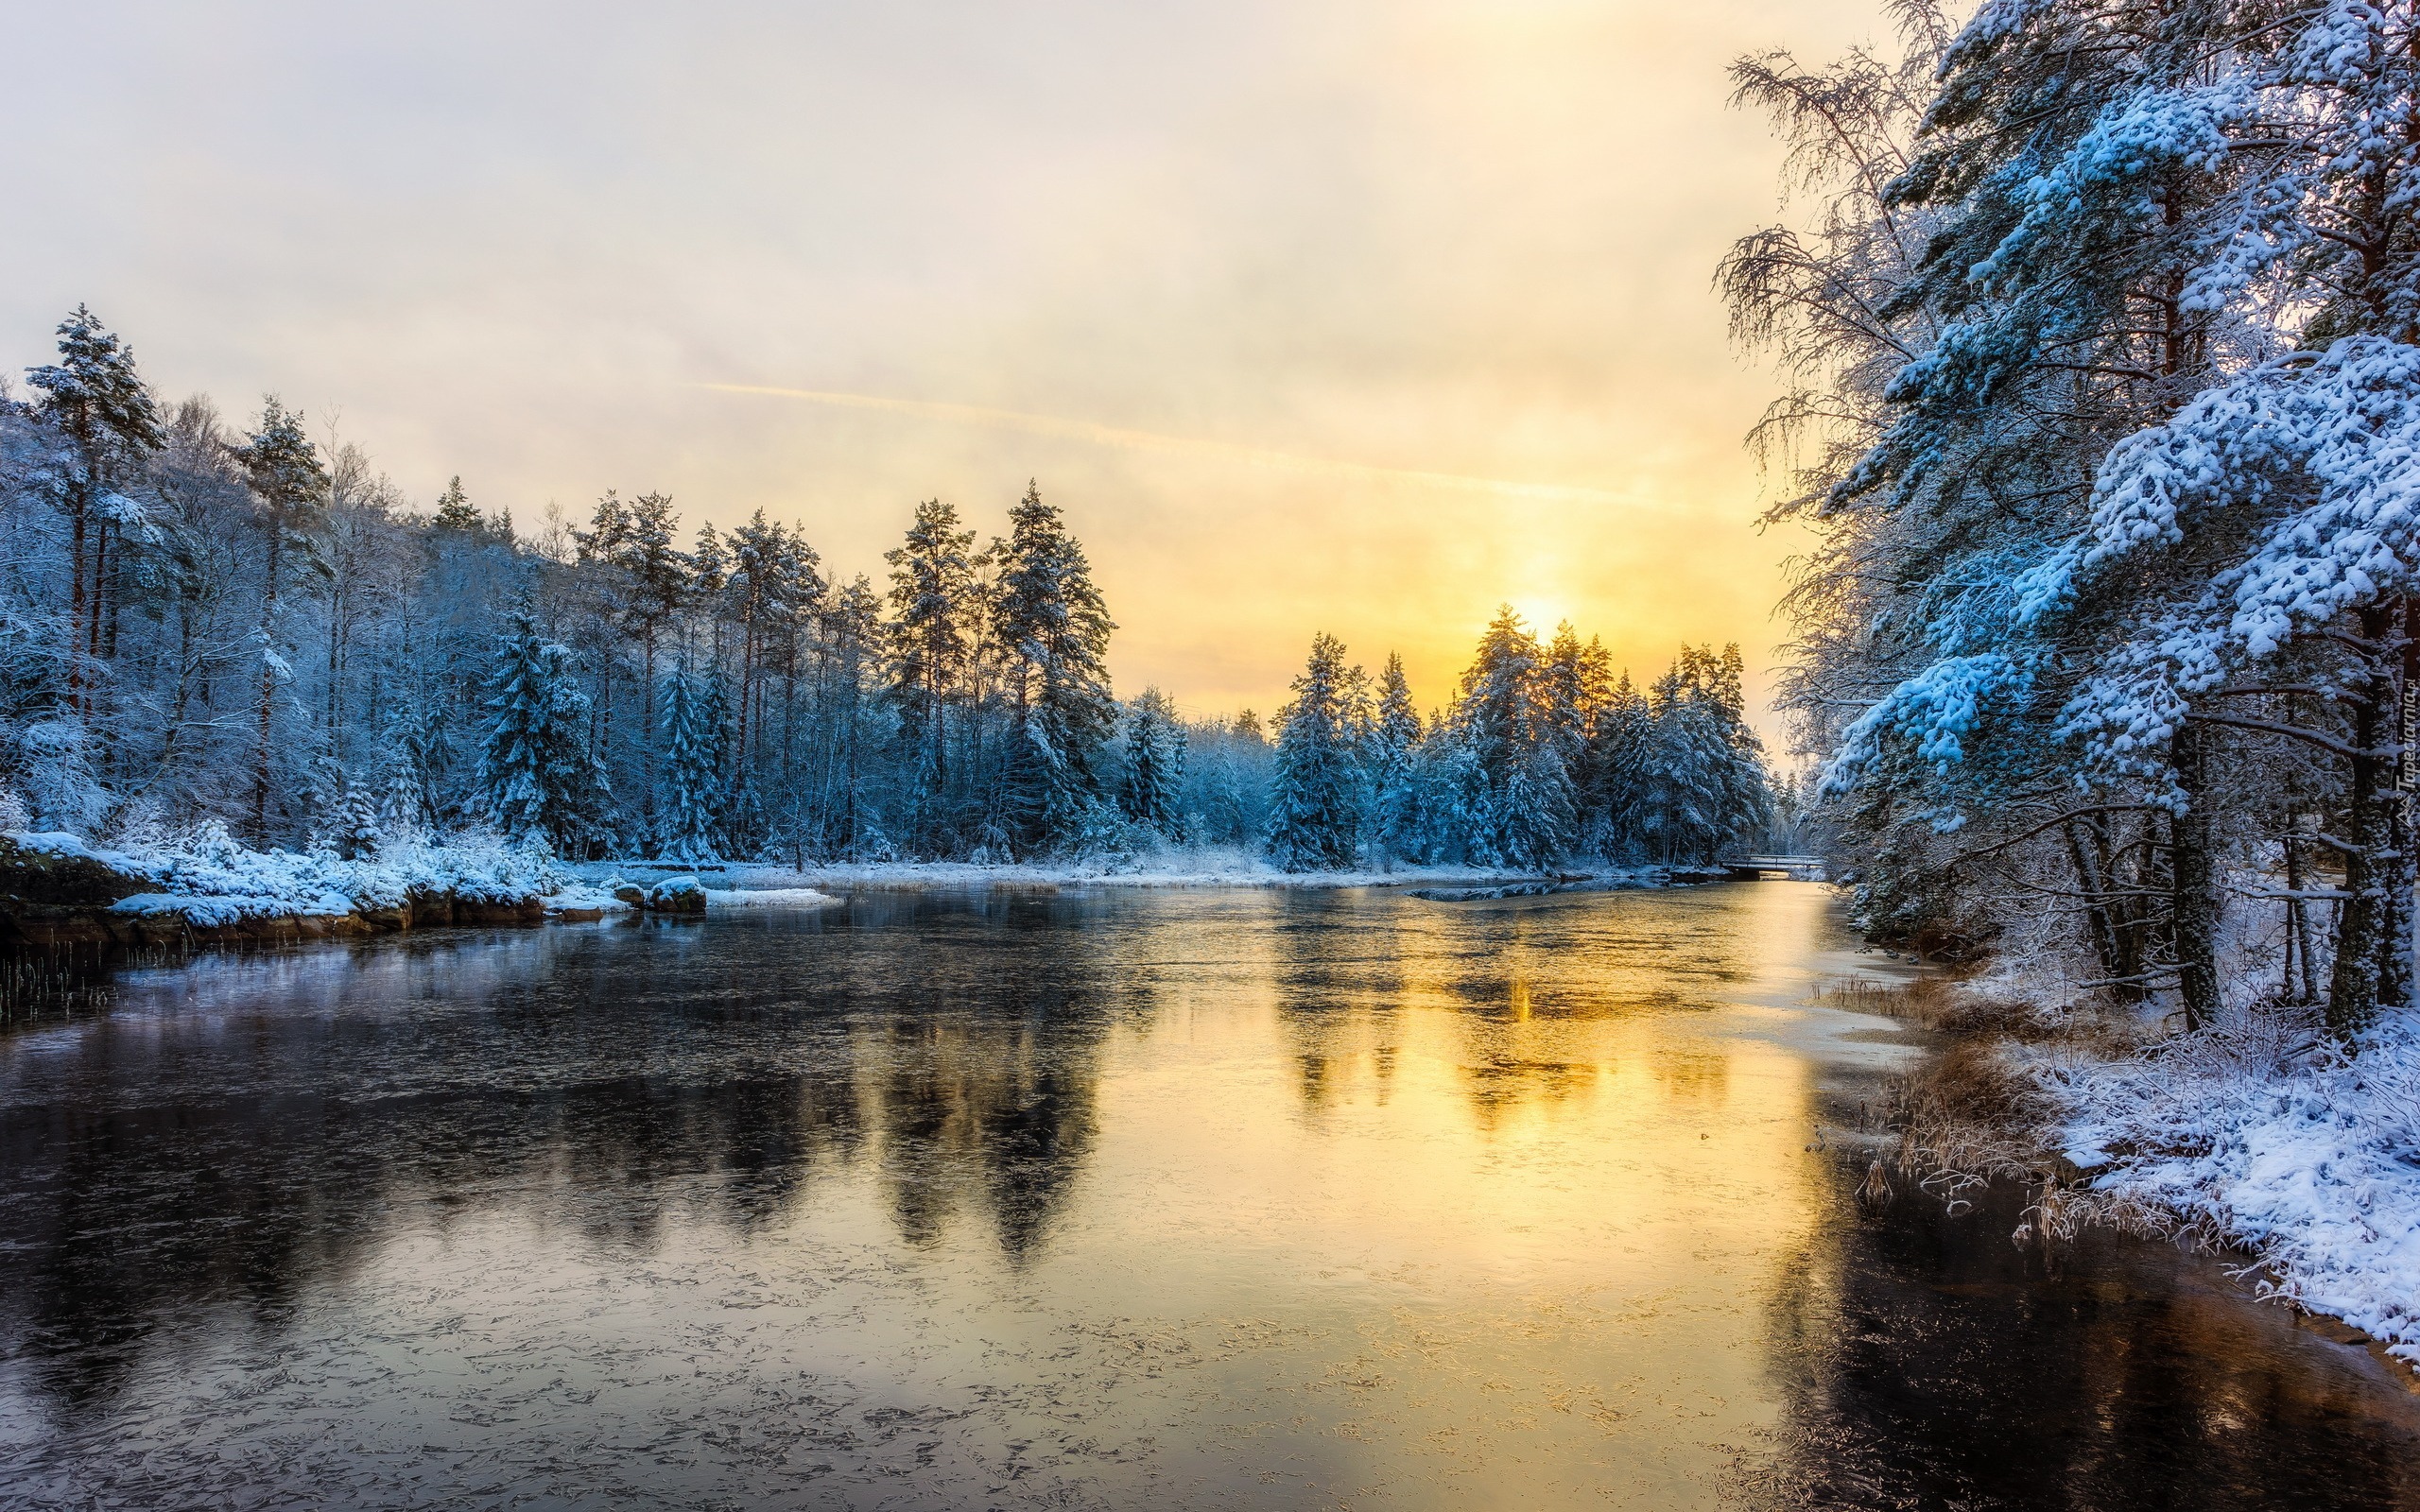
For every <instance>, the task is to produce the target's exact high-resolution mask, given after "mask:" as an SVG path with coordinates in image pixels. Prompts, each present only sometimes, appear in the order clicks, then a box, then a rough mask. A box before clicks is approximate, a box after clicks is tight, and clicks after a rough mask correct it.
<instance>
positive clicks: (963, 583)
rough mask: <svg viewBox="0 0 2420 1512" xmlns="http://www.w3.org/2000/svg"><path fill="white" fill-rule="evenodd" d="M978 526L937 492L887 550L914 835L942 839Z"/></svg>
mask: <svg viewBox="0 0 2420 1512" xmlns="http://www.w3.org/2000/svg"><path fill="white" fill-rule="evenodd" d="M974 544H975V532H974V531H972V530H964V529H960V528H959V521H958V509H957V507H955V506H952V505H949V504H945V503H943V502H942V501H941V500H939V499H927V500H925V502H924V503H922V504H920V505H918V506H916V518H915V523H914V524H911V525H909V526H908V539H907V540H906V541H902V542H901V543H900V544H899V545H897V546H894V547H892V548H891V549H890V551H888V552H885V553H884V554H883V560H885V561H887V562H889V563H890V594H889V603H890V616H891V617H890V626H889V629H890V690H889V691H890V707H891V710H892V712H893V713H895V714H896V716H897V718H898V725H897V730H898V733H897V738H896V741H895V743H894V745H893V747H892V751H893V755H894V757H895V758H896V759H897V760H898V762H899V764H900V765H901V766H902V767H903V768H904V770H905V774H906V775H907V777H908V783H909V787H908V792H909V796H910V800H911V807H910V809H909V812H908V815H907V816H905V817H906V819H907V821H908V822H907V824H906V825H905V826H904V828H905V830H906V832H907V833H908V835H909V836H911V837H912V838H914V839H916V840H918V841H920V842H924V843H927V844H938V843H940V842H942V839H943V834H942V831H943V828H944V825H943V816H942V806H943V799H944V796H945V794H946V793H947V791H948V787H949V782H950V775H951V774H950V759H949V711H950V708H951V705H952V702H953V700H955V699H956V698H957V697H958V696H959V692H960V690H961V689H962V687H963V686H964V682H965V679H966V677H967V674H968V671H969V670H970V667H969V662H970V659H971V657H972V654H973V651H972V639H973V633H974V629H975V620H976V617H977V614H978V613H979V612H980V610H981V607H982V606H981V601H980V597H979V595H978V593H977V584H976V576H975V562H974V558H972V557H971V556H970V555H969V548H971V547H972V546H973V545H974Z"/></svg>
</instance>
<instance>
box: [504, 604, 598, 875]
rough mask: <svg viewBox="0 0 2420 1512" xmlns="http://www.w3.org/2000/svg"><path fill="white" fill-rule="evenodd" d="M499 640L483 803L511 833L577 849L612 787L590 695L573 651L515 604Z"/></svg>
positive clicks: (558, 848) (563, 851)
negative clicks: (595, 740) (592, 728)
mask: <svg viewBox="0 0 2420 1512" xmlns="http://www.w3.org/2000/svg"><path fill="white" fill-rule="evenodd" d="M509 624H510V628H509V629H508V630H507V631H506V633H505V635H504V638H503V640H502V642H501V643H500V644H498V645H497V647H496V663H495V668H494V670H493V672H492V673H490V674H489V677H488V679H487V686H486V696H485V699H484V703H485V713H486V718H485V720H484V722H483V728H482V730H481V732H480V750H479V764H478V770H477V774H476V776H475V782H474V785H475V790H476V802H477V807H478V811H479V813H480V814H481V816H484V817H485V818H486V819H487V820H488V821H489V822H490V823H492V824H493V825H494V826H495V827H496V829H497V830H499V831H500V832H502V833H503V834H504V835H505V836H506V838H508V839H510V840H513V841H516V842H520V843H529V842H533V841H535V842H543V843H544V844H546V845H547V846H550V847H551V848H552V849H553V850H554V851H555V852H556V853H557V854H559V855H578V854H579V852H580V851H581V849H582V848H583V846H584V845H585V844H586V842H587V840H588V838H589V836H590V835H592V834H594V833H596V832H597V831H598V830H599V829H600V828H601V827H602V825H603V823H604V821H605V818H606V810H607V807H608V805H609V804H610V803H611V801H612V793H611V790H610V789H609V788H608V786H607V784H606V781H605V771H604V768H603V767H602V766H601V765H599V764H598V763H597V761H596V757H595V756H594V755H592V754H591V753H590V751H589V748H588V743H587V736H588V715H589V702H588V698H587V696H585V695H584V694H582V693H581V692H580V691H579V687H578V686H577V684H576V683H575V682H574V681H573V678H572V667H571V660H572V657H571V651H570V649H569V648H568V647H565V646H562V645H559V644H554V643H553V642H550V641H546V640H544V639H542V638H541V637H540V636H539V634H538V627H537V623H536V622H535V621H534V620H532V619H531V618H530V617H529V616H528V615H527V613H523V612H518V611H516V612H515V613H514V614H513V615H512V616H511V617H510V622H509Z"/></svg>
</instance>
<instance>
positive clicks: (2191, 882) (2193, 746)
mask: <svg viewBox="0 0 2420 1512" xmlns="http://www.w3.org/2000/svg"><path fill="white" fill-rule="evenodd" d="M2209 739H2210V737H2209V734H2208V731H2207V730H2205V729H2204V727H2203V726H2201V725H2199V724H2196V723H2195V722H2194V721H2193V720H2192V719H2190V718H2187V720H2186V721H2185V724H2184V726H2183V728H2181V729H2180V730H2177V732H2176V739H2175V742H2174V744H2173V746H2172V747H2170V752H2169V754H2170V759H2171V760H2172V761H2173V763H2174V765H2175V767H2176V784H2177V786H2179V787H2180V788H2182V789H2184V791H2185V800H2186V804H2187V807H2186V810H2185V812H2184V813H2182V814H2180V815H2178V816H2176V824H2175V833H2174V837H2173V838H2174V850H2173V851H2171V852H2170V854H2169V876H2170V878H2171V879H2172V881H2171V888H2172V890H2171V892H2170V894H2169V897H2170V899H2171V900H2172V905H2173V907H2174V909H2175V918H2176V925H2175V928H2176V990H2177V995H2178V997H2180V998H2181V999H2182V1000H2183V1001H2184V1005H2185V1027H2186V1028H2187V1029H2188V1030H2189V1029H2199V1028H2201V1027H2202V1026H2203V1025H2204V1024H2206V1023H2209V1022H2213V1021H2214V1020H2216V1019H2217V1018H2218V1015H2219V964H2218V944H2219V895H2218V888H2217V886H2216V885H2215V882H2214V879H2213V877H2212V875H2211V869H2212V857H2211V854H2210V851H2211V843H2212V839H2213V826H2212V825H2211V823H2210V809H2211V807H2212V804H2213V802H2214V801H2215V800H2214V799H2213V798H2212V796H2211V794H2210V790H2209V750H2208V746H2209Z"/></svg>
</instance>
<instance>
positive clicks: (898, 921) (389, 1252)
mask: <svg viewBox="0 0 2420 1512" xmlns="http://www.w3.org/2000/svg"><path fill="white" fill-rule="evenodd" d="M1834 929H1835V925H1834V924H1833V923H1832V921H1831V919H1830V918H1829V916H1828V914H1827V913H1826V912H1825V909H1824V901H1823V898H1822V895H1821V894H1820V893H1819V892H1817V891H1816V890H1815V889H1812V888H1806V887H1794V886H1789V885H1779V884H1775V885H1760V886H1739V887H1725V888H1711V889H1704V890H1701V891H1695V892H1689V893H1682V894H1672V895H1654V896H1649V895H1616V896H1597V897H1570V898H1555V899H1531V900H1516V901H1510V902H1503V903H1495V904H1479V905H1443V904H1432V903H1426V902H1420V901H1417V900H1409V899H1403V898H1398V897H1392V896H1386V895H1363V894H1322V893H1282V892H1271V893H1253V892H1203V893H1176V894H1152V893H1147V892H1116V891H1104V892H1099V893H1073V892H1071V893H1068V894H1065V895H1048V896H1045V895H1033V894H1021V893H1013V892H1007V891H1001V892H994V893H985V894H971V895H966V896H958V897H946V896H918V895H910V894H872V895H868V896H865V897H862V898H859V899H857V900H856V901H854V902H852V903H851V904H850V906H849V907H848V908H846V909H844V910H836V911H833V912H830V913H827V914H821V915H817V914H797V915H769V916H765V917H755V918H747V919H719V918H718V919H715V920H713V921H711V922H709V923H707V924H704V925H696V924H688V923H671V922H660V923H656V924H651V925H648V926H643V927H634V928H633V927H611V926H599V927H595V928H568V929H550V930H545V931H537V932H530V933H527V934H505V935H461V936H422V937H418V938H406V939H402V940H393V941H382V942H379V943H376V944H373V945H368V946H363V947H360V948H357V949H352V950H347V949H341V948H317V949H309V950H303V951H299V952H295V953H291V954H278V955H270V956H265V957H256V958H251V959H234V958H228V957H207V958H203V959H201V960H199V961H197V962H195V963H194V964H193V965H192V966H191V967H190V968H187V969H183V970H179V971H146V972H138V973H134V974H133V975H131V976H130V978H129V979H128V980H126V981H125V982H124V983H122V984H121V986H120V988H119V991H118V997H117V1002H118V1007H117V1009H116V1010H115V1011H114V1012H112V1013H111V1014H109V1015H107V1016H105V1017H98V1018H91V1019H85V1020H81V1021H78V1022H73V1023H69V1024H65V1025H61V1026H55V1027H51V1028H47V1029H43V1030H40V1031H37V1032H31V1033H26V1034H21V1035H18V1036H16V1037H15V1038H13V1039H11V1040H6V1041H0V1486H9V1487H10V1493H9V1494H10V1497H11V1498H23V1499H25V1500H26V1501H28V1502H30V1503H35V1504H42V1503H45V1502H48V1501H74V1502H77V1503H79V1504H81V1503H90V1504H104V1505H107V1504H124V1505H144V1504H181V1503H190V1502H194V1501H198V1500H205V1499H210V1498H217V1499H221V1500H232V1501H235V1502H239V1503H253V1502H266V1501H270V1500H277V1499H281V1498H282V1499H285V1500H288V1501H297V1502H302V1503H312V1504H403V1503H415V1502H450V1501H459V1500H464V1499H468V1498H471V1497H473V1496H478V1497H481V1498H485V1499H490V1500H510V1499H513V1498H523V1499H534V1500H538V1501H542V1502H547V1503H557V1504H587V1503H595V1504H599V1505H603V1504H628V1503H642V1504H682V1505H691V1504H709V1503H728V1504H744V1505H751V1506H780V1505H800V1506H824V1505H869V1506H872V1505H883V1506H891V1505H897V1506H927V1505H929V1506H957V1505H965V1504H982V1503H991V1504H1001V1505H1011V1504H1013V1505H1027V1504H1050V1505H1064V1506H1092V1505H1104V1506H1128V1505H1135V1504H1141V1503H1150V1504H1167V1505H1207V1506H1230V1505H1238V1504H1253V1505H1272V1506H1292V1505H1304V1506H1324V1505H1332V1504H1338V1503H1354V1504H1383V1505H1406V1506H1460V1505H1473V1504H1520V1505H1525V1506H1551V1505H1565V1504H1590V1505H1596V1504H1603V1503H1612V1504H1616V1505H1624V1504H1627V1505H1637V1506H1654V1507H1665V1506H1691V1505H1718V1504H1723V1503H1737V1504H1746V1505H1753V1506H1774V1507H1789V1506H1819V1505H1820V1506H1831V1505H1841V1506H1899V1505H1905V1506H1943V1507H1950V1506H2001V1505H2007V1506H2046V1507H2047V1506H2061V1507H2067V1506H2136V1505H2155V1504H2161V1503H2162V1500H2163V1499H2164V1498H2166V1499H2170V1500H2175V1501H2178V1502H2179V1503H2183V1502H2185V1501H2191V1502H2192V1503H2193V1504H2195V1505H2203V1506H2233V1505H2244V1506H2251V1505H2261V1504H2268V1503H2264V1502H2263V1501H2262V1500H2260V1499H2261V1498H2262V1497H2274V1496H2277V1495H2281V1494H2290V1495H2293V1496H2298V1497H2300V1498H2301V1504H2308V1505H2315V1506H2343V1507H2352V1506H2369V1505H2402V1504H2415V1503H2413V1497H2414V1491H2413V1489H2412V1487H2411V1485H2410V1484H2409V1483H2408V1482H2407V1481H2406V1480H2404V1479H2402V1478H2400V1477H2401V1470H2400V1469H2399V1467H2400V1466H2402V1465H2403V1464H2406V1463H2409V1462H2410V1451H2411V1448H2412V1447H2413V1445H2414V1443H2415V1442H2420V1440H2415V1439H2414V1438H2413V1437H2412V1436H2411V1424H2412V1422H2413V1420H2414V1419H2413V1418H2412V1417H2411V1406H2410V1401H2409V1400H2408V1399H2406V1398H2405V1397H2403V1396H2402V1395H2401V1394H2400V1392H2399V1391H2398V1390H2396V1388H2394V1387H2393V1386H2392V1385H2391V1384H2389V1383H2387V1382H2386V1378H2385V1377H2384V1375H2383V1373H2382V1372H2380V1371H2378V1370H2377V1368H2376V1367H2375V1366H2374V1364H2372V1363H2368V1362H2367V1357H2366V1356H2357V1355H2356V1356H2344V1357H2342V1358H2340V1355H2342V1349H2341V1347H2339V1346H2332V1345H2326V1344H2325V1343H2323V1342H2321V1341H2319V1340H2317V1339H2315V1338H2313V1337H2311V1336H2309V1335H2308V1334H2304V1333H2299V1332H2296V1331H2294V1330H2293V1329H2292V1328H2291V1327H2290V1324H2288V1323H2286V1322H2285V1321H2284V1320H2282V1319H2280V1318H2279V1317H2277V1316H2275V1315H2274V1314H2267V1313H2262V1312H2260V1311H2258V1310H2256V1309H2250V1308H2247V1307H2246V1306H2245V1305H2244V1304H2243V1303H2242V1302H2241V1301H2240V1299H2238V1298H2237V1297H2233V1296H2232V1295H2229V1294H2225V1293H2223V1292H2221V1291H2216V1290H2212V1289H2211V1286H2210V1283H2208V1281H2207V1280H2206V1278H2207V1276H2208V1274H2209V1273H2207V1272H2206V1271H2204V1270H2200V1269H2196V1268H2194V1267H2192V1266H2187V1265H2182V1264H2180V1263H2178V1262H2176V1261H2175V1260H2174V1259H2173V1258H2171V1257H2169V1256H2167V1255H2165V1254H2164V1253H2163V1252H2160V1251H2156V1250H2148V1249H2145V1248H2144V1247H2143V1246H2101V1247H2100V1248H2099V1249H2096V1250H2095V1251H2093V1252H2092V1253H2090V1254H2088V1255H2086V1256H2084V1257H2083V1258H2082V1259H2081V1260H2080V1261H2079V1263H2078V1264H2077V1265H2076V1266H2075V1267H2074V1268H2073V1269H2072V1270H2071V1271H2070V1272H2069V1273H2068V1274H2067V1275H2066V1277H2064V1278H2061V1279H2057V1280H2052V1279H2048V1278H2045V1277H2043V1276H2041V1275H2039V1274H2032V1273H2028V1272H2027V1271H2026V1270H2025V1269H2024V1268H2023V1267H2024V1265H2025V1261H2024V1259H2023V1258H2022V1257H2020V1256H2017V1255H2016V1254H2015V1252H2014V1250H2012V1249H2010V1247H2009V1246H2007V1244H2006V1242H2005V1237H2004V1236H2005V1234H2006V1231H2007V1229H2009V1228H2011V1227H2013V1226H2014V1217H2013V1216H2010V1215H1998V1214H1991V1213H1981V1214H1976V1215H1971V1216H1970V1217H1968V1218H1965V1219H1962V1220H1958V1221H1957V1222H1955V1223H1952V1222H1950V1221H1949V1220H1946V1219H1943V1218H1941V1217H1940V1215H1939V1214H1938V1212H1937V1211H1935V1210H1932V1209H1929V1208H1927V1207H1925V1206H1923V1205H1921V1204H1918V1203H1915V1202H1909V1203H1905V1204H1902V1205H1901V1206H1899V1207H1898V1208H1896V1209H1894V1210H1893V1212H1891V1213H1889V1214H1886V1215H1885V1216H1884V1217H1883V1218H1881V1219H1880V1220H1873V1221H1869V1220H1865V1219H1861V1218H1860V1217H1859V1216H1858V1213H1857V1211H1856V1209H1855V1207H1854V1205H1853V1204H1851V1203H1849V1202H1848V1201H1847V1200H1846V1197H1845V1193H1846V1189H1847V1185H1848V1184H1849V1183H1850V1182H1852V1181H1853V1179H1854V1177H1855V1176H1856V1175H1857V1174H1858V1170H1857V1169H1856V1168H1854V1167H1853V1166H1852V1165H1849V1164H1844V1163H1842V1161H1841V1159H1840V1158H1839V1157H1838V1156H1837V1155H1835V1154H1831V1153H1824V1152H1810V1151H1809V1150H1808V1149H1807V1148H1806V1145H1807V1143H1809V1141H1808V1134H1809V1131H1810V1129H1811V1128H1812V1127H1813V1126H1814V1125H1815V1124H1816V1123H1817V1122H1818V1121H1819V1120H1820V1119H1821V1118H1822V1116H1823V1105H1824V1100H1825V1099H1842V1098H1854V1097H1856V1096H1859V1095H1870V1094H1871V1092H1872V1091H1873V1089H1872V1088H1871V1086H1869V1085H1867V1084H1866V1079H1869V1078H1870V1077H1871V1076H1872V1075H1873V1074H1874V1070H1873V1067H1872V1065H1871V1064H1870V1062H1871V1061H1872V1058H1873V1052H1871V1051H1870V1050H1867V1051H1862V1052H1857V1051H1855V1047H1854V1046H1848V1047H1846V1052H1844V1051H1843V1049H1842V1045H1843V1043H1844V1042H1838V1041H1836V1042H1835V1043H1834V1045H1833V1048H1832V1049H1829V1050H1824V1052H1823V1053H1820V1054H1817V1053H1810V1051H1809V1050H1808V1048H1806V1047H1807V1046H1809V1045H1813V1044H1816V1043H1818V1042H1819V1041H1822V1040H1824V1036H1825V1034H1826V1033H1831V1032H1834V1031H1837V1030H1839V1029H1840V1028H1841V1027H1842V1024H1841V1023H1839V1022H1832V1020H1831V1018H1830V1016H1826V1015H1823V1014H1817V1013H1809V1012H1806V1011H1805V1010H1802V1009H1799V1008H1795V1007H1792V1006H1790V1005H1794V1004H1798V1003H1800V1002H1802V1001H1803V999H1804V997H1805V988H1806V985H1807V983H1808V982H1809V981H1810V980H1812V979H1813V978H1815V977H1817V976H1822V975H1827V974H1831V973H1833V972H1835V971H1839V970H1841V969H1842V966H1843V962H1842V961H1841V959H1838V958H1834V957H1831V956H1827V955H1826V954H1824V952H1826V951H1828V950H1831V949H1834V948H1836V947H1837V946H1838V943H1839V941H1838V939H1837V937H1836V936H1835V935H1834V933H1833V932H1834ZM1869 1027H1870V1026H1869ZM1847 1052H1854V1053H1847ZM1860 1055H1861V1056H1862V1057H1863V1059H1862V1060H1860V1059H1859V1058H1858V1057H1859V1056H1860ZM2004 1216H2005V1217H2006V1221H2004V1222H2003V1221H2001V1218H2002V1217H2004ZM1993 1224H1997V1228H1992V1227H1991V1225H1993ZM2197 1278H2200V1280H2197ZM2330 1351H2336V1352H2333V1353H2331V1352H2330Z"/></svg>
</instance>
